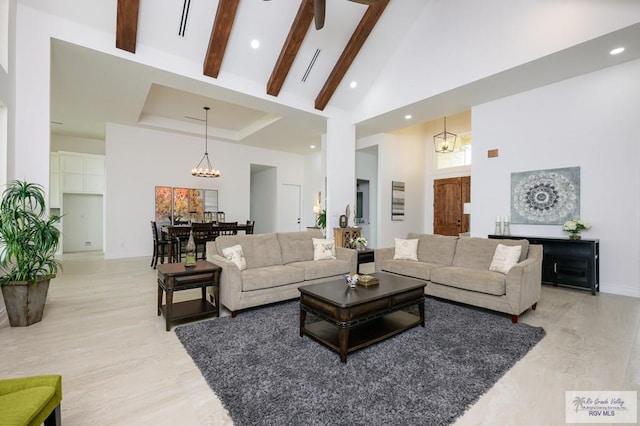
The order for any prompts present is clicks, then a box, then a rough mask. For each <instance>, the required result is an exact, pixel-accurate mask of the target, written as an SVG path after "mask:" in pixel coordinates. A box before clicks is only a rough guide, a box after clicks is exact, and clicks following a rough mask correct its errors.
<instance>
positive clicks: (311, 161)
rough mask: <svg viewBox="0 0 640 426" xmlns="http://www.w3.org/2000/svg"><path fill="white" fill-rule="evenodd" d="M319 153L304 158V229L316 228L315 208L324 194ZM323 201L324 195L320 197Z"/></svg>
mask: <svg viewBox="0 0 640 426" xmlns="http://www.w3.org/2000/svg"><path fill="white" fill-rule="evenodd" d="M316 150H317V152H314V153H313V154H308V155H305V156H304V186H303V188H302V227H303V228H304V227H306V226H316V215H315V214H314V213H313V207H314V206H316V205H317V203H318V193H322V192H323V186H324V173H323V171H322V153H321V152H320V151H321V149H320V148H316ZM320 201H322V195H320Z"/></svg>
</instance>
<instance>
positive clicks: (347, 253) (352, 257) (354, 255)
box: [336, 247, 358, 274]
mask: <svg viewBox="0 0 640 426" xmlns="http://www.w3.org/2000/svg"><path fill="white" fill-rule="evenodd" d="M336 259H338V260H346V261H347V262H349V264H350V269H351V273H352V274H355V273H356V271H357V270H358V252H357V251H355V250H353V249H348V248H344V247H336Z"/></svg>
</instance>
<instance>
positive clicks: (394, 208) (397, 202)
mask: <svg viewBox="0 0 640 426" xmlns="http://www.w3.org/2000/svg"><path fill="white" fill-rule="evenodd" d="M391 220H404V182H398V181H395V180H394V181H392V182H391Z"/></svg>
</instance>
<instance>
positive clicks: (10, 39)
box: [0, 0, 16, 328]
mask: <svg viewBox="0 0 640 426" xmlns="http://www.w3.org/2000/svg"><path fill="white" fill-rule="evenodd" d="M7 6H8V8H7V9H6V13H7V16H6V19H7V23H8V28H7V29H6V30H7V32H6V34H7V39H6V42H7V48H8V52H7V57H8V62H9V66H8V70H5V69H4V68H3V67H0V185H2V186H4V185H5V184H6V183H7V175H8V167H13V166H12V165H10V164H11V162H10V161H9V157H10V155H12V154H11V153H12V152H13V148H10V146H11V147H12V146H13V140H14V133H15V130H14V129H15V126H14V124H13V117H14V110H15V100H14V94H13V87H14V85H15V79H14V76H15V65H14V64H15V47H14V43H15V22H16V2H15V0H9V3H8V5H7ZM2 24H3V25H4V23H2ZM3 30H4V29H3ZM8 324H9V319H8V318H7V310H6V308H5V305H4V299H3V298H2V297H0V328H3V327H7V326H8Z"/></svg>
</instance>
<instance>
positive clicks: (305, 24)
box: [267, 0, 313, 96]
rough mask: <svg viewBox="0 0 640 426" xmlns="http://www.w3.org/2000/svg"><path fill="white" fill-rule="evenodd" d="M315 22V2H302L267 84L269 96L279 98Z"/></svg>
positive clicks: (305, 0) (308, 0)
mask: <svg viewBox="0 0 640 426" xmlns="http://www.w3.org/2000/svg"><path fill="white" fill-rule="evenodd" d="M312 20H313V0H302V2H301V3H300V7H299V8H298V13H297V14H296V17H295V19H294V21H293V24H291V29H290V30H289V34H288V35H287V39H286V40H285V42H284V45H283V46H282V50H281V51H280V56H278V60H277V61H276V64H275V65H274V67H273V71H271V77H269V81H268V82H267V94H269V95H272V96H278V94H279V93H280V89H282V85H283V84H284V81H285V79H286V78H287V75H288V74H289V71H290V70H291V66H292V65H293V61H294V59H295V58H296V55H297V54H298V51H299V50H300V46H301V45H302V42H303V41H304V38H305V36H306V35H307V32H308V31H309V26H310V25H311V21H312Z"/></svg>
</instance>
